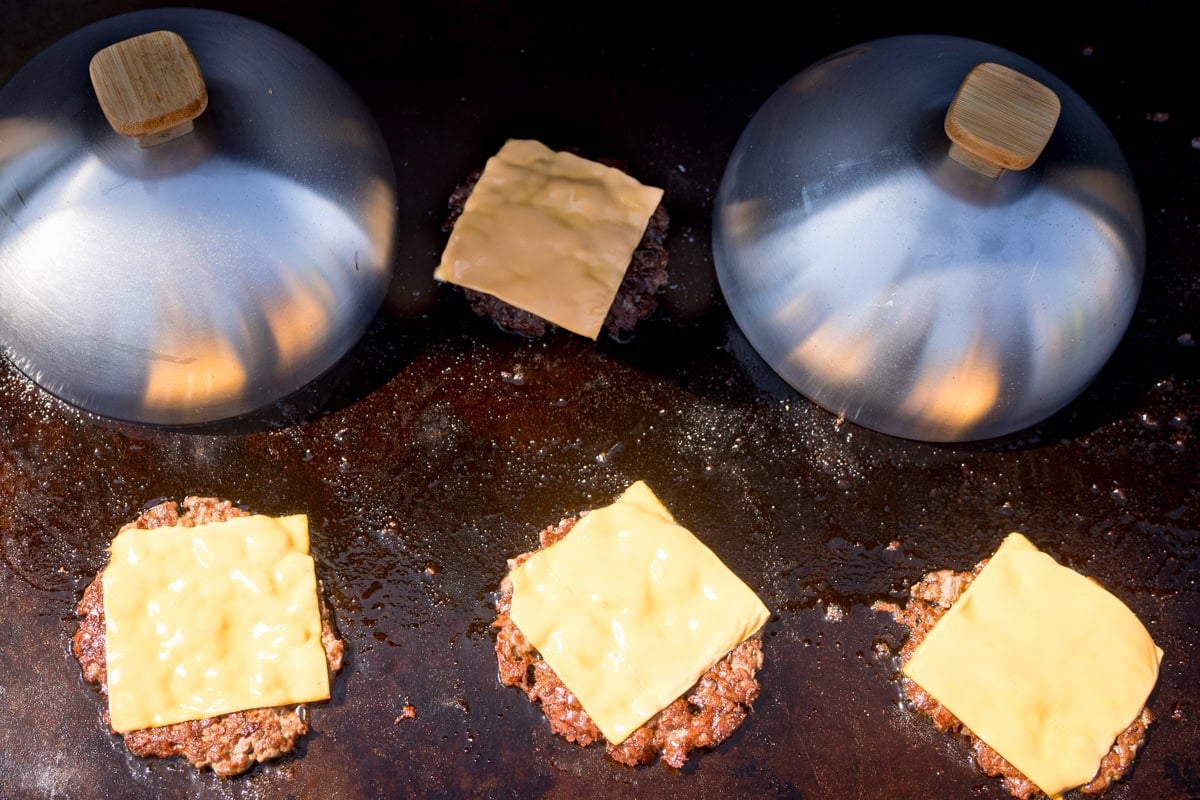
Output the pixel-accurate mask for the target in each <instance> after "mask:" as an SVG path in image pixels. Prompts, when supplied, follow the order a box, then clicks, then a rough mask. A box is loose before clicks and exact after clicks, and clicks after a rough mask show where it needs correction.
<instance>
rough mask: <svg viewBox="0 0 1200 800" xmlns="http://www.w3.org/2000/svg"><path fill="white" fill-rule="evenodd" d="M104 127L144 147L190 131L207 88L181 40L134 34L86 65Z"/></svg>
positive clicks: (173, 36)
mask: <svg viewBox="0 0 1200 800" xmlns="http://www.w3.org/2000/svg"><path fill="white" fill-rule="evenodd" d="M88 72H89V73H91V76H92V87H93V88H94V89H95V90H96V99H97V100H99V101H100V108H101V109H103V111H104V116H105V117H107V118H108V124H109V125H111V126H112V127H113V130H115V131H116V132H117V133H119V134H121V135H122V136H130V137H132V138H134V139H136V140H137V143H138V144H139V145H141V146H142V147H153V146H155V145H157V144H162V143H163V142H167V141H170V140H171V139H174V138H175V137H177V136H182V135H183V134H185V133H189V132H191V130H192V120H194V119H195V118H196V117H198V116H200V114H201V113H203V111H204V109H205V108H206V107H207V106H208V89H207V88H206V87H205V85H204V77H203V76H202V75H201V74H200V67H199V66H198V65H197V64H196V58H195V56H193V55H192V51H191V49H190V48H188V46H187V43H186V42H185V41H183V38H182V37H181V36H179V35H178V34H176V33H172V32H170V31H154V32H153V33H146V34H142V35H141V36H134V37H133V38H131V39H125V40H124V41H121V42H117V43H116V44H114V45H110V46H109V47H106V48H104V49H103V50H101V51H100V52H98V53H96V55H95V56H93V57H92V62H91V64H90V65H89V67H88Z"/></svg>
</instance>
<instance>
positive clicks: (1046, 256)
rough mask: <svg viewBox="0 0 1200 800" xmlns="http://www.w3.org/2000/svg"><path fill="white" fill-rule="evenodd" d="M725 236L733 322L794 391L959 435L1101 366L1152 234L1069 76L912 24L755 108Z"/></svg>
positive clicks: (936, 436) (808, 74) (1060, 391)
mask: <svg viewBox="0 0 1200 800" xmlns="http://www.w3.org/2000/svg"><path fill="white" fill-rule="evenodd" d="M977 68H979V69H977ZM969 75H970V76H971V79H970V80H968V76H969ZM1051 112H1055V113H1057V120H1055V119H1053V118H1052V117H1053V114H1051ZM981 129H982V130H981ZM1039 135H1041V139H1040V141H1036V142H1034V146H1032V147H1030V148H1029V150H1028V152H1025V153H1020V152H1015V151H1020V150H1021V149H1022V146H1024V145H1026V144H1029V142H1027V141H1025V140H1026V139H1032V140H1037V139H1038V136H1039ZM1047 135H1048V140H1047V139H1046V138H1045V137H1046V136H1047ZM1014 143H1015V146H1014ZM1042 144H1044V150H1041V151H1040V153H1039V152H1038V150H1039V149H1040V147H1041V146H1042ZM713 248H714V258H715V261H716V269H717V276H718V279H719V281H720V285H721V289H722V291H723V293H724V296H725V298H726V300H727V302H728V304H729V307H730V310H731V312H732V314H733V316H734V318H735V319H736V321H737V322H738V324H739V326H740V327H741V328H742V330H743V332H744V333H745V335H746V337H747V338H748V340H749V341H750V343H751V344H752V345H753V346H754V347H755V349H756V350H757V351H758V352H759V353H760V354H761V355H762V357H763V358H764V359H765V360H766V361H767V362H768V363H769V364H770V365H771V366H772V367H773V368H774V369H775V371H776V372H778V373H779V374H780V376H782V377H783V378H784V379H785V380H786V381H788V382H789V383H790V384H791V385H792V386H793V387H794V388H796V389H797V390H798V391H799V392H801V393H802V394H804V395H806V396H807V397H809V398H810V399H812V400H814V401H815V402H817V403H819V404H820V405H822V406H824V407H825V408H827V409H829V410H831V411H833V412H834V413H838V414H843V415H845V418H846V419H849V420H852V421H854V422H856V423H858V424H861V425H863V426H865V427H869V428H873V429H875V430H879V431H882V432H884V433H888V434H892V435H896V436H901V437H906V438H912V439H919V440H927V441H967V440H977V439H985V438H991V437H996V436H1002V435H1005V434H1009V433H1013V432H1016V431H1019V430H1021V429H1024V428H1027V427H1029V426H1031V425H1034V424H1036V423H1038V422H1040V421H1042V420H1044V419H1046V418H1047V417H1049V416H1051V415H1052V414H1054V413H1055V412H1057V411H1059V410H1060V409H1062V408H1063V407H1064V406H1066V405H1067V404H1068V403H1069V402H1070V401H1071V400H1072V399H1074V398H1075V397H1076V396H1078V394H1079V393H1080V392H1081V391H1082V390H1083V389H1084V388H1085V387H1086V386H1087V385H1088V384H1089V383H1090V382H1091V381H1092V380H1093V379H1094V377H1095V376H1096V375H1097V373H1098V372H1099V371H1100V369H1101V367H1102V366H1103V365H1104V364H1105V362H1106V361H1107V360H1108V358H1109V357H1110V356H1111V354H1112V352H1113V350H1114V349H1115V348H1116V346H1117V344H1118V342H1119V341H1120V339H1121V337H1122V336H1123V334H1124V332H1125V329H1126V327H1127V326H1128V323H1129V320H1130V318H1131V316H1132V314H1133V310H1134V306H1135V303H1136V301H1137V296H1138V293H1139V291H1140V287H1141V282H1142V275H1143V270H1144V261H1145V231H1144V223H1143V218H1142V211H1141V205H1140V202H1139V200H1138V195H1137V191H1136V188H1135V186H1134V182H1133V179H1132V176H1131V173H1130V170H1129V167H1128V165H1127V164H1126V161H1125V159H1124V157H1123V155H1122V154H1121V151H1120V148H1119V147H1118V145H1117V143H1116V141H1115V139H1114V138H1113V136H1112V134H1111V133H1110V131H1109V130H1108V129H1107V128H1106V127H1105V125H1104V124H1103V122H1102V121H1101V119H1100V118H1099V117H1098V116H1097V114H1096V113H1095V111H1093V110H1092V109H1091V108H1090V107H1089V106H1088V105H1087V103H1086V102H1085V101H1084V100H1083V99H1082V98H1080V96H1079V95H1078V94H1077V93H1076V92H1074V91H1073V90H1072V89H1071V88H1070V87H1069V86H1067V85H1065V84H1064V83H1063V82H1062V81H1060V80H1059V79H1057V78H1056V77H1055V76H1054V75H1052V74H1050V73H1048V72H1047V71H1046V70H1044V69H1042V68H1041V67H1039V66H1038V65H1036V64H1034V63H1032V62H1030V61H1029V60H1027V59H1025V58H1022V57H1021V56H1018V55H1016V54H1014V53H1011V52H1008V51H1006V50H1003V49H1001V48H998V47H995V46H992V45H988V44H985V43H982V42H978V41H974V40H969V39H962V38H957V37H946V36H900V37H893V38H888V39H881V40H878V41H874V42H868V43H866V44H863V45H861V46H858V47H852V48H850V49H847V50H844V51H842V52H839V53H837V54H835V55H833V56H831V57H829V58H827V59H825V60H823V61H821V62H819V63H817V64H815V65H813V66H811V67H809V68H808V69H805V70H804V71H802V72H801V73H799V74H798V75H796V76H795V77H794V78H792V79H791V80H790V81H789V82H788V83H786V84H785V85H783V86H782V87H781V88H780V89H779V90H778V91H776V92H775V93H774V94H773V95H772V96H771V97H770V98H769V99H768V100H767V101H766V103H765V104H764V105H763V106H762V107H761V108H760V109H759V110H758V112H757V113H756V114H755V116H754V117H753V118H752V119H751V121H750V123H749V124H748V126H747V127H746V129H745V131H744V132H743V133H742V136H741V138H740V139H739V140H738V142H737V145H736V147H735V148H734V151H733V153H732V154H731V157H730V159H729V163H728V165H727V168H726V171H725V174H724V176H723V178H722V181H721V186H720V191H719V194H718V198H717V202H716V207H715V212H714V228H713Z"/></svg>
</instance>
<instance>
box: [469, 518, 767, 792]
mask: <svg viewBox="0 0 1200 800" xmlns="http://www.w3.org/2000/svg"><path fill="white" fill-rule="evenodd" d="M575 522H576V520H575V519H574V518H571V519H565V520H563V521H562V522H560V523H559V524H558V525H555V526H551V527H549V528H546V529H545V530H544V531H542V532H541V535H540V538H541V546H542V547H548V546H550V545H551V544H554V543H555V542H557V541H558V540H559V539H561V538H562V537H564V536H566V535H567V533H568V532H569V531H570V530H571V528H572V527H574V525H575ZM532 555H533V553H522V554H521V555H519V556H517V557H516V558H514V559H512V560H511V561H510V562H509V570H510V572H511V570H512V569H515V568H516V567H518V566H519V565H520V564H521V563H523V562H524V561H525V560H526V559H528V558H529V557H530V556H532ZM511 608H512V583H511V581H510V580H509V578H507V577H505V579H504V581H503V582H502V583H501V584H500V598H499V600H498V601H497V603H496V612H497V613H496V620H495V622H493V623H492V625H493V626H494V627H495V628H497V629H498V633H497V635H496V660H497V661H498V663H499V665H500V681H501V682H502V683H503V684H504V685H505V686H517V687H520V689H521V690H522V691H523V692H525V694H526V695H528V696H529V699H530V700H532V701H536V702H540V703H541V704H542V713H544V714H545V715H546V719H547V720H548V721H549V722H550V730H552V731H553V732H554V733H557V734H558V735H559V736H562V737H563V738H564V739H566V740H567V741H568V742H573V743H575V744H578V745H580V746H581V747H587V746H588V745H590V744H592V743H593V742H596V741H601V740H603V738H604V735H603V734H602V733H601V732H600V729H599V728H597V727H596V724H595V723H594V722H592V720H591V718H590V717H588V715H587V712H586V711H584V710H583V706H581V705H580V704H579V701H578V700H576V699H575V695H574V694H572V693H571V690H570V689H568V688H567V687H566V686H565V685H564V684H563V682H562V681H561V680H559V678H558V676H557V675H555V674H554V670H552V669H551V668H550V665H549V664H547V663H546V662H545V661H543V660H542V658H541V656H540V655H539V654H538V652H537V650H535V649H534V648H533V647H532V646H531V645H530V644H529V642H527V641H526V640H525V637H524V636H523V635H522V634H521V631H520V630H518V629H517V626H516V625H514V624H513V622H512V619H511V618H510V617H509V610H510V609H511ZM762 663H763V653H762V642H761V640H760V638H759V637H758V636H754V637H751V638H750V639H747V640H746V641H744V642H742V643H741V644H740V645H738V646H737V647H735V648H733V650H731V651H730V652H729V654H728V655H726V656H725V657H724V658H723V659H721V660H720V661H718V662H717V663H716V664H714V665H713V666H712V667H711V668H710V669H709V670H708V671H707V672H705V673H704V674H703V675H701V676H700V680H699V681H697V682H696V685H695V686H693V687H692V688H691V689H689V690H688V691H687V693H686V694H684V695H683V696H682V697H680V698H679V699H677V700H675V701H674V702H673V703H671V704H670V705H669V706H667V707H666V708H664V709H663V710H662V711H660V712H658V713H657V714H656V715H654V716H653V717H651V718H650V719H649V720H648V721H647V722H646V724H645V725H643V726H642V727H640V728H638V729H637V730H635V731H634V732H633V733H632V734H631V735H630V736H629V738H628V739H626V740H625V741H623V742H622V743H621V744H620V745H617V746H613V745H612V744H609V743H607V742H606V743H605V746H606V752H607V753H608V756H609V757H610V758H612V759H613V760H615V761H617V762H619V763H621V764H625V765H627V766H631V767H634V766H638V765H640V764H649V763H651V762H652V761H654V759H655V758H657V757H658V756H659V755H660V754H661V755H662V759H663V761H665V762H666V763H667V764H670V765H671V766H672V767H676V768H679V767H682V766H683V763H684V762H685V761H687V759H688V756H689V755H690V754H691V752H692V751H693V750H698V749H701V748H708V747H716V746H717V745H719V744H720V743H721V742H723V741H725V740H726V739H727V738H729V736H730V735H731V734H732V733H733V732H734V731H735V730H737V728H738V726H739V725H741V724H742V721H743V720H745V719H746V717H747V715H749V713H750V710H751V705H752V704H753V703H754V700H755V698H757V697H758V690H759V686H758V680H757V679H756V678H755V675H756V673H757V672H758V670H759V668H761V667H762Z"/></svg>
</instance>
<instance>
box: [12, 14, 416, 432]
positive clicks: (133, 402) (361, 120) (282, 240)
mask: <svg viewBox="0 0 1200 800" xmlns="http://www.w3.org/2000/svg"><path fill="white" fill-rule="evenodd" d="M145 34H152V35H151V36H149V37H146V36H143V35H145ZM181 43H182V44H181ZM109 48H112V49H109ZM102 51H103V53H104V55H98V54H100V53H101V52H102ZM94 58H95V61H93V59H94ZM89 67H90V72H89ZM89 75H90V76H91V77H90V79H89ZM159 81H162V82H164V83H161V84H160V83H159ZM175 95H180V96H183V97H184V101H185V102H184V103H183V105H184V106H186V107H182V108H173V107H172V108H157V107H155V104H156V103H162V102H169V101H170V99H171V98H172V97H173V96H175ZM147 106H149V107H150V108H149V110H147ZM205 106H206V107H205ZM195 113H198V114H199V116H196V117H195V119H194V120H192V119H191V116H193V115H194V114H195ZM130 117H132V119H131V118H130ZM189 127H190V132H185V131H186V130H187V129H188V128H189ZM118 129H120V130H122V131H123V132H118ZM395 209H396V188H395V176H394V173H393V170H392V164H391V160H390V157H389V155H388V152H387V148H386V146H385V144H384V142H383V138H382V136H381V134H380V132H379V130H378V128H377V126H376V124H375V121H374V120H373V118H372V117H371V115H370V114H369V113H368V111H367V109H366V108H365V106H364V105H363V103H362V102H361V100H360V99H359V98H358V97H357V96H356V95H355V94H354V92H353V91H352V90H351V89H350V87H349V86H348V85H347V84H346V83H345V82H344V81H343V80H342V79H341V78H340V77H339V76H338V75H336V74H335V73H334V72H333V70H332V69H331V68H330V67H329V66H328V65H326V64H325V63H323V62H322V61H321V60H320V59H319V58H318V57H316V56H315V55H314V54H313V53H312V52H310V51H309V50H307V49H305V48H304V47H303V46H301V45H300V44H299V43H297V42H296V41H294V40H292V39H290V38H288V37H286V36H284V35H283V34H281V33H279V32H277V31H275V30H273V29H271V28H269V27H266V26H264V25H262V24H259V23H257V22H254V21H251V20H248V19H244V18H241V17H238V16H234V15H231V14H227V13H222V12H217V11H207V10H198V9H160V10H150V11H139V12H134V13H130V14H124V15H121V16H117V17H113V18H110V19H107V20H103V21H101V22H97V23H95V24H92V25H90V26H88V27H85V28H82V29H81V30H79V31H77V32H75V33H74V34H71V35H70V36H67V37H66V38H64V39H62V40H60V41H59V42H57V43H56V44H54V45H52V46H51V47H49V48H48V49H46V50H45V51H43V52H42V53H41V54H39V55H38V56H36V57H35V58H34V59H33V60H32V61H30V62H29V63H28V64H26V65H25V66H24V67H23V68H22V69H21V70H20V71H19V72H18V73H17V74H16V75H15V76H13V78H12V79H11V80H10V81H9V82H8V83H7V84H6V85H5V86H4V87H3V89H2V90H0V210H2V213H0V344H2V345H3V350H4V353H5V355H6V356H7V357H8V358H9V359H10V360H11V361H12V362H13V363H14V364H16V366H17V367H18V368H20V369H21V370H22V371H23V372H24V373H25V374H26V375H28V376H29V377H30V378H32V379H33V380H34V381H35V382H37V383H38V384H40V385H41V386H42V387H44V388H45V389H47V390H48V391H50V392H52V393H53V394H55V395H57V396H59V397H61V398H62V399H64V400H66V401H68V402H70V403H72V404H75V405H77V406H79V407H81V408H83V409H86V410H88V411H91V412H94V413H97V414H100V415H104V416H108V417H113V418H118V419H122V420H128V421H133V422H138V423H146V424H162V425H187V424H192V423H202V422H211V421H216V420H221V419H226V418H230V417H235V416H238V415H241V414H244V413H247V412H251V411H254V410H257V409H259V408H261V407H264V406H266V405H269V404H271V403H272V402H274V401H275V400H278V399H280V398H282V397H284V396H286V395H288V394H290V393H292V392H294V391H295V390H297V389H299V388H301V387H302V386H304V385H305V384H307V383H308V382H310V381H311V380H313V379H315V378H317V377H318V376H320V375H321V374H322V373H324V372H325V371H326V370H328V369H329V368H330V367H331V366H333V365H334V364H335V363H336V362H337V361H338V360H339V359H340V358H341V357H342V356H343V355H345V354H346V353H347V352H348V351H349V349H350V348H351V347H352V345H353V344H354V343H355V342H356V341H357V340H358V339H359V337H360V336H361V335H362V333H363V332H364V331H365V329H366V326H367V324H368V323H369V322H370V320H371V318H372V317H373V315H374V314H375V313H376V311H377V310H378V308H379V306H380V304H381V303H382V300H383V297H384V294H385V292H386V290H387V284H388V280H389V276H390V267H391V263H390V262H391V250H392V237H393V225H394V222H395Z"/></svg>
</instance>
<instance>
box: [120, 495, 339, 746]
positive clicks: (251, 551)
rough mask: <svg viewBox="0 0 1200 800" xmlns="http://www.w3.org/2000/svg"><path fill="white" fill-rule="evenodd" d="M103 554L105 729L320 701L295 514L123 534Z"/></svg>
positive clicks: (312, 597) (320, 662)
mask: <svg viewBox="0 0 1200 800" xmlns="http://www.w3.org/2000/svg"><path fill="white" fill-rule="evenodd" d="M111 551H112V552H111V558H110V561H109V564H108V566H107V567H106V568H105V569H104V572H103V575H102V581H103V588H104V617H105V621H106V630H105V640H106V650H107V653H106V662H107V669H108V700H109V716H110V719H111V724H112V728H113V730H114V731H116V732H118V733H122V732H125V731H130V730H138V729H141V728H151V727H158V726H161V725H169V724H172V723H176V722H185V721H188V720H196V719H203V718H206V717H212V716H216V715H218V714H227V713H230V712H233V711H243V710H246V709H251V708H266V707H272V706H282V705H290V704H293V703H304V702H310V701H316V700H324V699H327V698H328V697H329V672H328V666H327V663H326V660H325V650H324V647H323V646H322V644H321V614H320V609H319V606H318V601H317V579H316V570H315V568H314V565H313V559H312V557H311V556H310V555H309V554H308V518H307V517H306V516H304V515H302V514H297V515H293V516H288V517H280V518H272V517H268V516H259V515H254V516H245V517H235V518H233V519H230V520H226V521H224V522H214V523H209V524H207V525H196V526H193V527H187V526H182V525H177V526H173V527H160V528H152V529H148V530H147V529H139V528H126V529H125V530H122V531H121V532H120V533H118V534H117V536H116V538H115V539H113V542H112V547H111Z"/></svg>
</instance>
